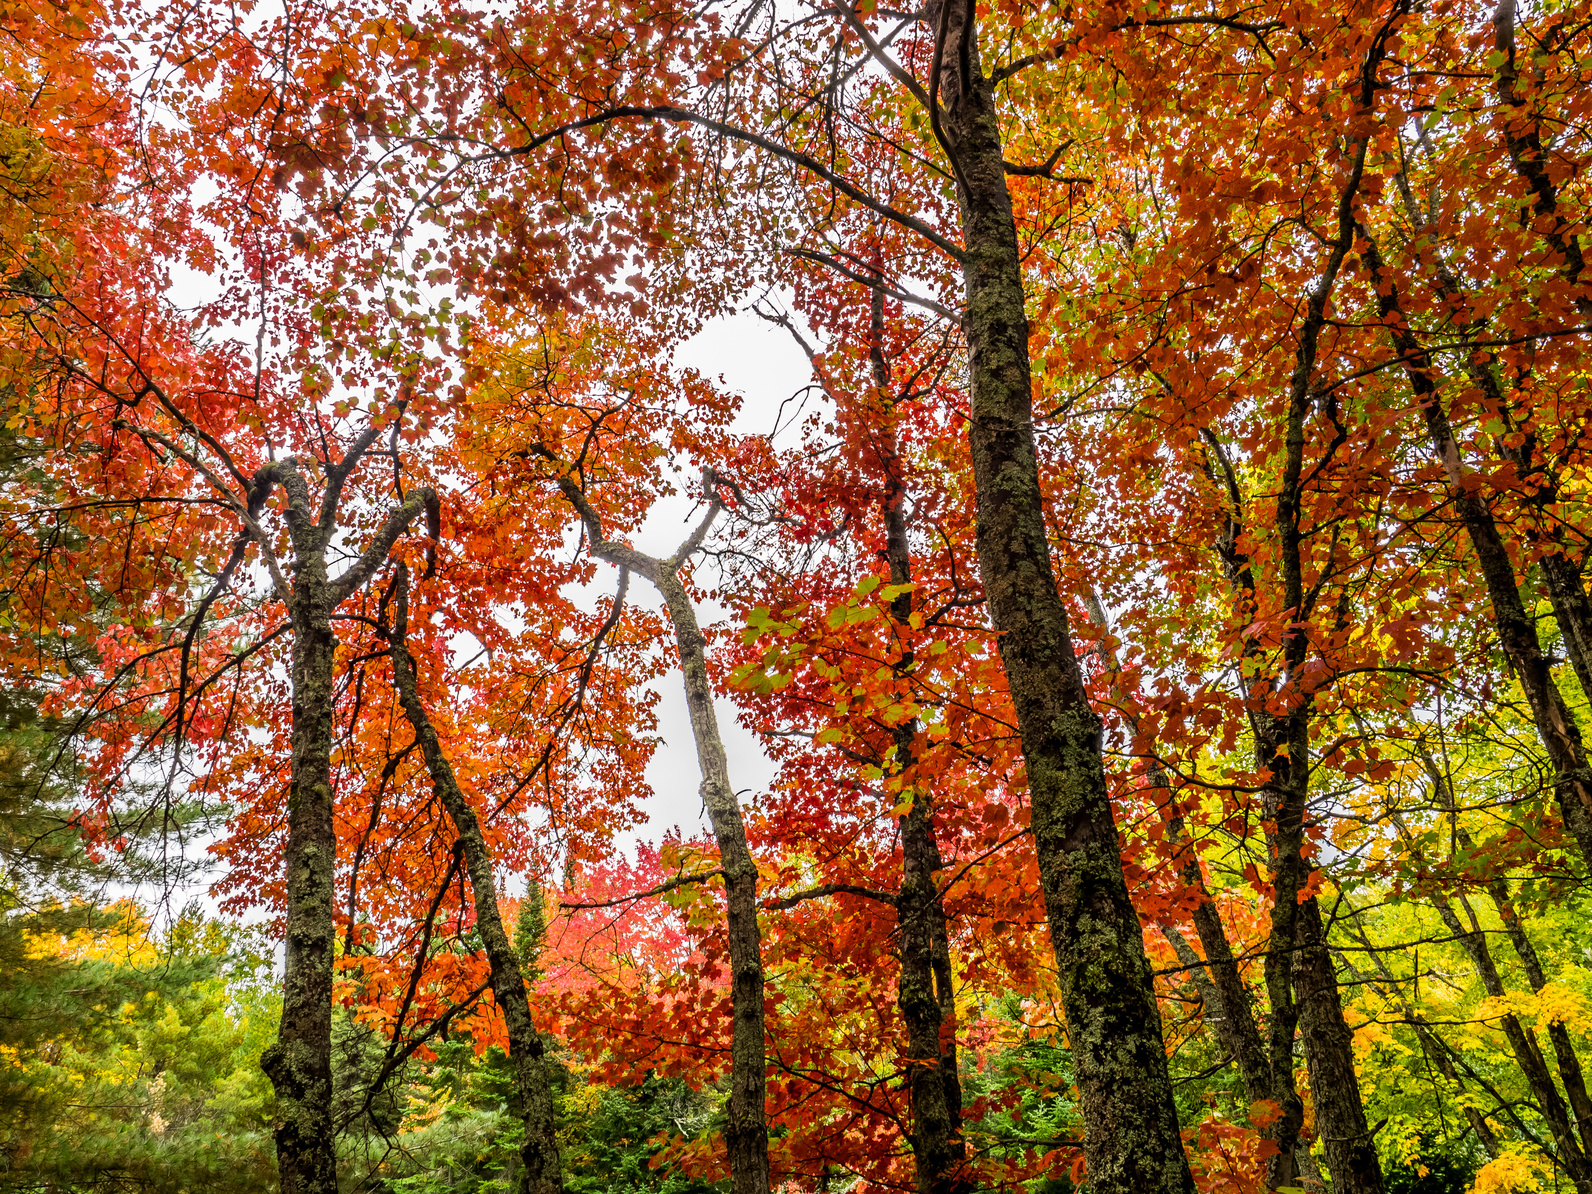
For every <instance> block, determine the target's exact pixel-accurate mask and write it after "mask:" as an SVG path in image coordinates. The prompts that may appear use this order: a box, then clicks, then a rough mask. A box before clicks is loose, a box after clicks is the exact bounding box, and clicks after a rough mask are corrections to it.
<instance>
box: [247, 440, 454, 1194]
mask: <svg viewBox="0 0 1592 1194" xmlns="http://www.w3.org/2000/svg"><path fill="white" fill-rule="evenodd" d="M377 434H378V432H377V429H376V428H374V427H372V428H369V429H367V430H366V431H365V432H364V433H362V434H361V436H360V437H359V438H358V439H357V440H356V441H355V442H354V443H353V445H351V446H350V448H349V450H348V452H347V453H346V454H345V455H344V457H343V459H342V461H341V462H339V463H332V462H326V463H325V464H324V465H323V468H324V470H325V473H326V485H325V490H324V492H323V493H322V495H321V501H320V506H319V511H318V513H319V517H318V518H317V517H316V511H315V509H314V508H313V506H312V502H311V498H310V492H309V486H308V484H307V483H306V482H305V480H304V476H303V474H302V473H301V472H300V471H299V467H298V462H297V461H296V460H295V459H294V458H293V457H286V458H284V459H282V460H280V461H277V462H275V463H274V464H271V465H268V466H267V467H266V468H264V469H262V470H261V471H260V472H259V473H258V474H256V477H255V479H254V484H253V486H252V488H251V492H250V494H249V499H248V506H249V510H250V515H251V518H250V521H249V526H250V527H251V528H255V529H252V530H251V533H253V534H255V535H256V536H257V537H258V538H260V539H261V542H262V545H263V550H264V551H265V552H266V553H267V555H268V558H269V559H271V560H272V561H273V563H272V569H273V579H274V580H275V582H276V585H277V588H278V591H279V592H282V590H283V589H284V588H286V586H287V582H286V579H285V578H284V577H282V576H281V575H280V574H279V573H277V572H276V571H275V564H274V558H275V557H274V554H272V553H271V549H270V545H269V543H268V542H266V541H265V540H264V537H263V535H261V534H260V532H259V531H258V529H257V528H258V524H257V523H255V522H254V521H253V517H254V516H255V515H257V514H258V512H259V510H260V509H262V508H263V507H264V504H265V501H266V498H267V496H268V495H269V493H270V490H271V487H272V485H274V484H279V485H281V486H282V489H283V491H284V492H285V493H286V494H287V499H288V502H287V511H286V521H287V526H288V533H289V536H290V538H291V541H292V544H293V555H294V564H295V567H294V574H293V580H292V584H291V588H289V589H287V591H285V592H282V596H283V597H284V598H285V599H286V602H287V607H288V615H289V617H290V619H291V620H292V624H293V657H292V663H291V670H290V676H291V681H292V686H293V728H292V742H293V757H292V761H291V764H290V767H291V787H290V789H289V794H288V840H287V853H286V858H285V860H284V862H285V869H286V872H287V941H286V951H285V953H286V959H285V968H284V972H283V976H282V1022H281V1026H280V1028H279V1030H278V1033H277V1039H276V1041H275V1042H274V1043H273V1044H271V1045H270V1046H269V1047H268V1048H267V1049H266V1050H265V1052H264V1053H263V1054H262V1055H261V1057H260V1067H261V1069H263V1070H264V1071H265V1074H266V1076H267V1077H268V1078H269V1079H270V1080H271V1085H272V1087H273V1088H274V1089H275V1091H276V1099H277V1121H276V1126H275V1138H276V1154H277V1169H278V1171H279V1174H280V1180H281V1183H282V1192H283V1194H337V1150H336V1137H335V1129H334V1127H333V1122H332V961H333V957H334V955H335V943H336V918H335V915H334V911H335V903H336V892H335V890H334V887H333V881H334V868H335V865H336V860H337V829H336V823H335V821H334V817H333V814H334V807H333V796H334V793H333V790H332V725H333V713H334V692H333V681H334V667H335V664H336V652H337V638H336V636H335V634H334V633H333V632H332V614H333V612H334V611H335V610H336V609H337V607H338V606H339V605H340V604H341V603H342V602H343V600H344V599H346V598H347V597H348V596H350V595H351V594H353V593H355V592H357V591H358V590H359V589H361V588H363V587H364V585H365V584H366V582H368V581H369V580H370V578H371V577H372V576H373V575H374V574H375V570H376V568H377V566H378V565H379V564H380V563H381V562H383V561H385V560H386V558H387V554H388V552H389V551H391V550H392V545H393V543H394V542H396V541H397V538H398V536H399V535H401V534H403V533H404V531H406V530H407V529H408V528H409V526H410V524H412V523H413V522H414V521H415V519H417V518H418V517H420V515H421V514H422V513H425V514H427V515H428V516H429V518H430V521H431V523H432V526H431V531H432V534H433V536H435V533H436V526H435V523H436V513H437V497H436V494H435V493H434V492H433V491H432V490H430V489H429V488H420V489H416V490H415V491H414V492H412V493H411V494H410V496H409V497H408V498H407V499H406V500H405V501H403V502H401V503H400V504H399V505H398V506H397V507H395V508H394V509H393V510H392V511H390V512H389V513H388V515H387V517H386V519H385V520H383V522H382V524H381V526H380V527H379V528H378V529H377V531H376V534H375V537H374V539H373V540H372V542H371V543H370V545H369V546H368V547H366V548H365V550H364V552H362V553H361V555H360V557H359V559H358V560H357V561H356V562H355V564H354V565H353V567H351V568H349V570H348V571H347V572H345V573H343V574H342V575H341V576H339V577H337V578H336V579H335V580H333V579H330V578H329V577H328V575H327V569H326V551H327V548H328V546H329V544H330V543H331V540H332V536H333V534H334V533H335V532H336V529H337V511H338V506H339V503H340V501H341V497H342V493H343V485H344V483H345V482H346V480H347V478H348V476H349V475H350V474H351V473H352V472H353V470H354V468H355V467H356V466H357V465H358V463H359V460H360V458H361V457H362V456H363V455H364V453H365V452H366V450H367V449H369V447H370V445H371V444H372V443H373V442H374V441H375V439H376V436H377Z"/></svg>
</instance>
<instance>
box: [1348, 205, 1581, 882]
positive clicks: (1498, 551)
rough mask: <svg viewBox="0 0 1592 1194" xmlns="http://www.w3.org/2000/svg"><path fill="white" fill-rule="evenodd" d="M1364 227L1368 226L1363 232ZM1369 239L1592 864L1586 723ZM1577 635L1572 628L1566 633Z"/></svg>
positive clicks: (1507, 640)
mask: <svg viewBox="0 0 1592 1194" xmlns="http://www.w3.org/2000/svg"><path fill="white" fill-rule="evenodd" d="M1364 231H1365V230H1364V229H1362V230H1361V233H1362V236H1364ZM1365 245H1366V255H1365V260H1366V264H1367V266H1368V267H1369V269H1370V271H1371V275H1372V277H1373V279H1375V280H1376V282H1377V292H1378V293H1377V304H1378V307H1379V308H1380V310H1381V312H1382V316H1383V319H1384V322H1385V323H1386V324H1387V327H1388V333H1389V335H1390V336H1391V338H1392V340H1393V346H1394V348H1395V349H1397V350H1398V353H1399V355H1400V357H1401V358H1402V359H1403V361H1404V368H1405V375H1406V376H1407V377H1408V379H1409V383H1410V388H1411V390H1412V391H1413V392H1414V394H1415V400H1416V403H1417V404H1418V405H1419V406H1420V408H1421V414H1422V416H1423V417H1424V419H1425V421H1426V430H1427V435H1428V436H1429V437H1430V439H1431V442H1432V451H1433V452H1434V453H1436V455H1437V458H1438V460H1439V461H1441V463H1442V466H1443V471H1444V473H1445V475H1446V476H1447V478H1448V485H1449V493H1450V496H1451V497H1452V499H1453V502H1454V506H1455V508H1456V509H1457V510H1458V511H1459V516H1460V520H1461V521H1462V522H1463V523H1464V526H1465V531H1466V533H1467V534H1468V535H1469V537H1470V542H1471V547H1472V549H1473V550H1474V551H1475V552H1476V560H1477V563H1478V564H1480V566H1481V573H1482V578H1483V579H1484V580H1485V582H1486V584H1487V595H1488V597H1489V598H1490V599H1491V601H1492V607H1493V624H1494V625H1495V626H1496V627H1497V629H1498V638H1499V643H1500V645H1501V646H1502V648H1503V652H1504V657H1505V658H1506V659H1507V660H1508V661H1509V667H1510V670H1512V671H1513V672H1514V674H1515V678H1516V679H1517V680H1519V682H1520V688H1521V691H1522V692H1523V693H1525V697H1526V703H1527V705H1529V706H1530V708H1531V717H1532V721H1533V722H1534V724H1535V725H1536V729H1537V736H1538V738H1539V739H1541V741H1542V745H1543V747H1544V749H1546V750H1547V752H1548V760H1549V762H1550V763H1551V764H1552V766H1553V770H1554V795H1555V796H1556V797H1557V799H1558V804H1559V815H1560V817H1561V818H1562V819H1563V821H1564V826H1565V828H1566V829H1567V830H1568V831H1569V832H1570V834H1571V836H1572V837H1573V838H1574V839H1575V841H1576V844H1577V846H1578V847H1579V848H1580V852H1581V857H1582V859H1583V860H1584V861H1585V862H1586V863H1587V865H1588V866H1589V867H1592V773H1589V772H1588V770H1587V755H1586V748H1585V745H1584V744H1583V742H1582V740H1581V731H1580V728H1579V727H1578V726H1577V725H1576V723H1575V719H1574V718H1573V717H1572V716H1571V715H1570V709H1569V706H1568V705H1567V704H1566V703H1565V700H1564V694H1563V693H1561V692H1560V691H1559V686H1558V684H1557V683H1556V682H1555V681H1554V678H1553V673H1552V672H1551V671H1550V670H1549V667H1548V660H1547V656H1546V655H1544V654H1543V651H1542V643H1541V641H1540V640H1539V639H1538V637H1537V627H1536V624H1535V623H1534V622H1533V621H1532V620H1531V617H1530V616H1529V615H1528V614H1527V612H1526V607H1525V602H1524V601H1523V600H1522V599H1521V596H1520V586H1519V584H1518V583H1517V581H1516V578H1515V566H1514V563H1513V561H1512V560H1510V558H1509V550H1508V548H1506V547H1505V546H1504V541H1503V536H1502V535H1500V534H1499V532H1498V524H1497V521H1496V520H1495V519H1494V518H1493V514H1492V511H1491V510H1490V509H1489V508H1488V506H1487V503H1486V501H1485V500H1484V499H1483V498H1482V496H1481V487H1480V483H1481V479H1480V478H1479V477H1478V476H1476V475H1475V473H1474V472H1472V471H1471V470H1470V469H1467V468H1466V467H1465V463H1464V459H1463V457H1462V456H1461V455H1460V450H1459V444H1458V443H1457V442H1456V441H1455V439H1454V433H1453V429H1452V427H1451V426H1450V425H1449V422H1448V414H1447V412H1446V411H1445V410H1444V409H1443V401H1442V396H1441V395H1440V394H1439V393H1438V392H1437V381H1436V378H1437V373H1436V370H1435V369H1434V367H1433V365H1432V361H1431V359H1430V357H1429V356H1428V355H1427V354H1426V352H1425V350H1424V349H1423V348H1422V347H1421V345H1420V343H1419V342H1418V341H1417V340H1416V339H1415V334H1414V332H1413V331H1412V330H1411V329H1410V326H1409V324H1408V323H1407V322H1406V321H1405V319H1404V317H1403V312H1402V310H1401V309H1400V306H1399V293H1398V290H1397V288H1396V287H1395V286H1393V285H1392V283H1391V279H1389V278H1387V277H1386V267H1385V266H1384V264H1383V262H1382V258H1381V254H1380V252H1379V250H1378V249H1377V246H1376V243H1375V242H1374V241H1372V240H1371V239H1370V238H1369V237H1365ZM1570 633H1571V631H1569V630H1567V631H1566V638H1568V637H1569V635H1570Z"/></svg>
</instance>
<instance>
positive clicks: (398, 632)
mask: <svg viewBox="0 0 1592 1194" xmlns="http://www.w3.org/2000/svg"><path fill="white" fill-rule="evenodd" d="M408 629H409V569H408V568H407V566H405V565H404V564H401V563H400V564H399V565H398V570H397V576H396V578H395V581H394V595H393V631H392V636H391V641H390V649H389V652H388V653H389V656H390V657H391V659H392V671H393V684H394V687H396V688H397V690H398V699H399V702H400V703H401V704H402V705H403V710H404V716H405V717H407V718H408V719H409V724H410V725H411V726H412V727H413V728H414V731H415V740H416V741H417V742H418V743H419V744H420V751H421V754H422V755H423V756H424V757H425V760H426V770H427V771H429V772H430V773H431V784H432V790H433V791H434V792H435V793H436V795H437V798H438V799H439V800H441V801H442V806H443V807H444V808H445V809H447V810H448V816H449V817H450V818H451V819H452V821H453V824H454V827H455V829H457V830H458V834H459V845H460V846H461V847H462V849H463V851H464V866H465V871H466V873H467V874H468V875H469V876H470V890H471V892H472V893H473V895H474V897H475V925H476V929H477V931H478V932H479V933H480V934H481V942H482V944H483V945H484V946H485V947H486V956H487V962H488V963H489V965H490V966H491V970H492V998H493V999H494V1000H495V1001H496V1003H497V1006H498V1009H499V1010H500V1011H501V1012H502V1013H503V1024H504V1027H505V1028H506V1030H507V1033H508V1041H509V1059H510V1061H511V1062H512V1064H513V1067H514V1088H515V1092H516V1093H517V1094H518V1095H519V1099H520V1118H521V1122H522V1123H523V1125H524V1129H525V1138H524V1141H523V1142H522V1143H521V1145H520V1175H519V1189H520V1191H521V1194H557V1192H558V1191H561V1190H562V1189H563V1188H564V1181H563V1174H562V1172H561V1167H560V1163H559V1155H558V1135H557V1123H556V1120H555V1115H554V1110H553V1093H552V1089H551V1086H550V1084H549V1082H548V1075H547V1063H546V1058H545V1049H544V1047H543V1045H542V1038H541V1035H540V1034H539V1033H538V1032H537V1031H536V1025H535V1023H534V1022H533V1021H532V1020H531V1010H530V1003H529V997H528V995H527V992H526V987H525V979H524V976H523V975H522V973H521V971H520V962H519V957H518V955H517V954H516V952H515V949H514V944H513V941H512V940H511V939H510V937H509V934H508V932H507V930H506V929H505V928H504V926H503V916H502V913H501V912H500V911H499V909H498V902H497V884H496V881H495V879H494V878H493V875H492V856H491V854H490V852H489V851H488V849H487V844H486V838H485V837H484V836H483V834H482V832H481V824H480V822H479V821H478V820H477V818H476V815H475V810H474V809H473V808H471V807H470V803H469V801H468V800H466V799H465V796H464V793H463V792H462V791H460V789H459V783H458V779H457V778H456V777H455V775H454V772H453V765H452V764H451V763H450V762H449V761H448V758H447V756H446V755H445V754H443V753H442V744H441V742H439V741H438V740H437V734H436V730H435V729H433V728H432V725H431V719H430V717H429V716H427V714H426V707H425V705H424V704H423V703H422V701H421V699H420V688H419V685H418V684H417V683H416V680H415V669H414V660H413V659H412V658H411V657H410V655H409V651H408V648H407V646H406V642H405V640H406V636H407V634H408Z"/></svg>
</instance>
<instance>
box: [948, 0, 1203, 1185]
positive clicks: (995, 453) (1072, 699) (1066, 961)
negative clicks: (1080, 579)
mask: <svg viewBox="0 0 1592 1194" xmlns="http://www.w3.org/2000/svg"><path fill="white" fill-rule="evenodd" d="M927 16H928V18H930V22H931V24H933V25H935V29H936V49H935V62H936V65H938V67H941V70H939V72H936V75H935V78H933V80H931V91H930V108H931V111H930V116H931V119H933V123H935V126H936V132H941V135H942V137H944V142H946V148H947V153H949V156H950V159H952V164H954V169H955V174H957V197H958V202H960V207H962V232H963V244H965V247H966V248H965V256H963V279H965V283H966V306H965V312H963V320H962V330H963V334H965V336H966V342H968V352H970V358H971V360H970V374H971V388H973V395H971V419H970V443H971V451H973V478H974V489H976V497H977V556H979V573H981V576H982V581H984V592H985V599H987V600H989V610H990V619H992V622H993V626H995V629H997V632H998V634H1000V640H998V643H1000V656H1001V664H1003V665H1005V670H1006V680H1008V686H1009V689H1011V699H1013V705H1014V707H1016V713H1017V732H1019V736H1020V739H1022V756H1024V763H1025V764H1027V774H1028V802H1030V809H1032V833H1033V844H1035V852H1036V856H1038V863H1040V882H1041V887H1043V890H1044V909H1046V919H1048V922H1049V930H1051V944H1052V947H1054V950H1055V965H1057V977H1059V984H1060V998H1062V1009H1063V1013H1065V1017H1067V1040H1068V1044H1070V1048H1071V1055H1073V1063H1075V1067H1076V1075H1078V1089H1079V1111H1081V1114H1083V1121H1084V1157H1086V1164H1087V1175H1089V1188H1091V1189H1092V1191H1095V1192H1097V1194H1118V1192H1121V1194H1129V1191H1132V1192H1134V1194H1153V1192H1156V1194H1159V1192H1165V1194H1173V1192H1175V1194H1186V1192H1188V1191H1192V1189H1194V1180H1192V1176H1191V1173H1189V1165H1188V1157H1186V1156H1184V1153H1183V1140H1181V1137H1180V1134H1178V1116H1176V1108H1175V1105H1173V1102H1172V1081H1170V1076H1169V1073H1167V1054H1165V1044H1164V1041H1162V1035H1161V1013H1159V1009H1157V1008H1156V995H1154V987H1153V979H1151V970H1149V960H1148V958H1146V955H1145V939H1143V930H1141V928H1140V923H1138V914H1137V912H1135V911H1134V904H1132V901H1130V899H1129V893H1127V882H1126V879H1124V876H1122V853H1121V844H1119V841H1118V834H1116V820H1114V815H1113V810H1111V798H1110V790H1108V788H1106V780H1105V766H1103V761H1102V756H1100V720H1098V716H1097V715H1095V713H1094V710H1092V708H1091V707H1089V699H1087V694H1086V691H1084V683H1083V673H1081V670H1079V667H1078V659H1076V654H1075V651H1073V638H1071V630H1070V627H1068V619H1067V607H1065V603H1063V602H1062V597H1060V594H1059V592H1057V587H1055V573H1054V570H1052V565H1051V544H1049V538H1048V535H1046V525H1044V495H1043V490H1041V486H1040V465H1038V455H1036V449H1035V438H1033V393H1032V387H1033V379H1032V369H1030V363H1028V317H1027V310H1025V309H1024V290H1022V264H1020V253H1019V247H1017V228H1016V223H1014V218H1013V207H1011V196H1009V193H1008V189H1006V167H1005V159H1003V153H1001V139H1000V124H998V119H997V113H995V94H993V86H992V83H990V80H989V78H987V76H985V75H984V72H982V68H981V67H979V62H977V37H976V29H974V22H976V16H974V8H973V5H971V3H970V0H936V2H935V3H931V5H930V8H928V11H927ZM939 100H944V111H942V113H941V110H939Z"/></svg>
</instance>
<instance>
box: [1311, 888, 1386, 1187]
mask: <svg viewBox="0 0 1592 1194" xmlns="http://www.w3.org/2000/svg"><path fill="white" fill-rule="evenodd" d="M1298 933H1299V953H1298V956H1297V960H1296V961H1295V963H1294V991H1295V993H1296V994H1297V996H1298V998H1299V1028H1300V1037H1301V1038H1302V1040H1303V1042H1304V1047H1305V1062H1306V1064H1307V1065H1309V1067H1310V1098H1311V1101H1312V1102H1313V1103H1314V1104H1315V1111H1316V1125H1317V1130H1318V1132H1319V1134H1320V1136H1321V1142H1322V1144H1323V1145H1324V1146H1325V1148H1326V1153H1327V1167H1328V1168H1329V1169H1331V1170H1332V1183H1333V1186H1334V1188H1336V1189H1338V1190H1342V1191H1350V1190H1380V1189H1382V1165H1381V1162H1380V1161H1378V1159H1377V1155H1376V1146H1375V1144H1374V1142H1373V1141H1372V1139H1371V1129H1370V1125H1369V1124H1367V1123H1366V1118H1365V1104H1364V1103H1363V1102H1362V1101H1361V1098H1360V1080H1359V1077H1358V1076H1357V1075H1356V1073H1355V1069H1354V1034H1353V1033H1352V1032H1350V1030H1349V1025H1348V1023H1347V1022H1346V1021H1345V1020H1344V1018H1343V1003H1342V1001H1341V1000H1340V999H1339V997H1338V976H1337V973H1336V971H1335V970H1334V969H1333V965H1332V956H1331V954H1330V953H1329V952H1328V950H1327V935H1326V929H1325V927H1324V926H1323V925H1322V923H1321V908H1320V905H1319V903H1318V902H1317V901H1316V899H1315V898H1314V897H1311V898H1310V899H1308V900H1306V901H1304V903H1302V904H1301V905H1300V906H1299V919H1298Z"/></svg>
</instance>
